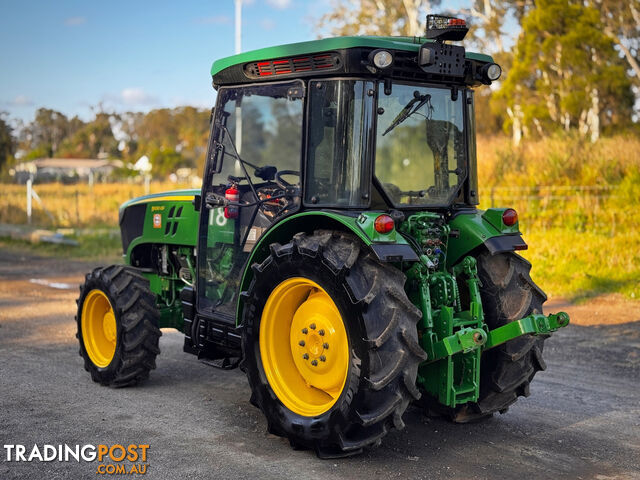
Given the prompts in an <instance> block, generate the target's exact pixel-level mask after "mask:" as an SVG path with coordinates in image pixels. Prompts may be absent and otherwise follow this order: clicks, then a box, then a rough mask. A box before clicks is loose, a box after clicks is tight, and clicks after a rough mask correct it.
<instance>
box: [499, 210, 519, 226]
mask: <svg viewBox="0 0 640 480" xmlns="http://www.w3.org/2000/svg"><path fill="white" fill-rule="evenodd" d="M517 221H518V214H517V212H516V211H515V210H514V209H513V208H508V209H506V210H505V211H504V213H503V214H502V223H504V224H505V225H506V226H507V227H513V226H514V225H515V224H516V222H517Z"/></svg>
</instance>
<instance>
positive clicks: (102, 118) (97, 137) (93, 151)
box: [58, 112, 118, 158]
mask: <svg viewBox="0 0 640 480" xmlns="http://www.w3.org/2000/svg"><path fill="white" fill-rule="evenodd" d="M111 118H112V115H111V114H108V113H105V112H99V113H97V114H96V117H95V118H94V119H93V120H92V121H91V122H88V123H82V122H80V123H77V125H80V128H77V129H76V130H75V131H74V132H73V133H71V134H70V135H68V136H67V137H66V138H65V139H64V140H63V142H62V144H61V146H60V149H59V152H58V153H59V154H60V155H61V156H64V157H70V158H74V157H75V158H98V157H100V156H101V155H109V156H112V157H114V156H117V155H118V149H117V142H116V139H115V137H114V136H113V130H112V129H111ZM76 121H77V118H76V117H74V118H73V119H72V121H71V122H69V126H70V127H71V126H72V125H74V124H75V122H76ZM68 130H69V131H72V130H74V129H72V128H69V129H68Z"/></svg>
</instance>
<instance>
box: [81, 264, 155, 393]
mask: <svg viewBox="0 0 640 480" xmlns="http://www.w3.org/2000/svg"><path fill="white" fill-rule="evenodd" d="M158 320H159V313H158V311H157V309H156V307H155V295H154V294H153V293H152V292H151V290H149V282H148V281H147V280H146V279H145V278H144V277H143V276H142V275H140V274H139V273H137V272H136V271H135V270H133V269H131V268H128V267H125V266H121V265H113V266H110V267H105V268H96V269H95V270H93V271H92V272H91V273H89V274H87V276H86V278H85V282H84V284H83V285H81V286H80V298H78V313H77V315H76V322H77V326H78V333H77V337H78V340H79V342H80V356H81V357H82V358H83V359H84V368H85V370H87V371H88V372H89V373H90V374H91V378H92V379H93V381H94V382H98V383H101V384H102V385H110V386H115V387H122V386H126V385H131V384H135V383H137V382H140V381H142V380H144V379H146V378H147V377H148V376H149V371H150V370H152V369H154V368H155V358H156V355H158V354H159V353H160V349H159V348H158V339H159V337H160V335H162V333H161V332H160V329H159V328H158Z"/></svg>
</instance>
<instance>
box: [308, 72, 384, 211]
mask: <svg viewBox="0 0 640 480" xmlns="http://www.w3.org/2000/svg"><path fill="white" fill-rule="evenodd" d="M373 92H374V87H373V83H371V82H363V81H356V80H333V81H312V82H310V84H309V146H308V155H307V171H306V179H305V182H306V185H305V187H306V188H305V198H304V199H305V203H307V204H312V205H318V206H321V205H326V206H343V207H359V206H366V205H367V204H368V203H369V185H370V180H369V176H370V170H369V168H368V165H369V162H368V161H367V158H368V157H369V155H370V152H369V143H370V142H369V139H370V132H371V121H372V120H371V119H372V117H373V115H372V110H373Z"/></svg>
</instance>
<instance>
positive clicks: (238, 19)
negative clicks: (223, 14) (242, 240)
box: [234, 0, 242, 173]
mask: <svg viewBox="0 0 640 480" xmlns="http://www.w3.org/2000/svg"><path fill="white" fill-rule="evenodd" d="M234 1H235V7H236V32H235V33H236V42H235V44H236V45H235V46H236V51H235V53H236V55H237V54H239V53H241V52H242V0H234ZM236 149H237V150H238V153H241V152H242V109H241V108H240V107H239V106H236ZM236 170H237V173H240V162H239V161H238V160H236Z"/></svg>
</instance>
